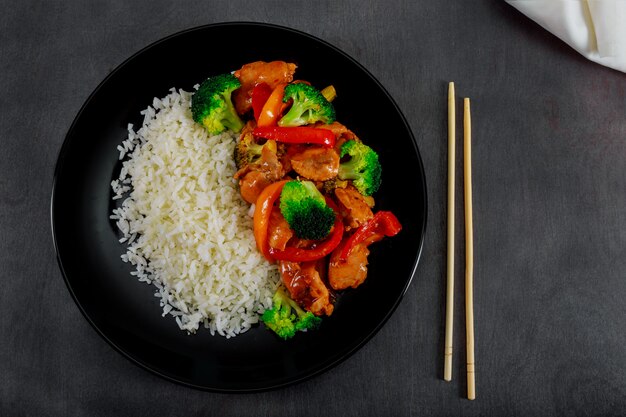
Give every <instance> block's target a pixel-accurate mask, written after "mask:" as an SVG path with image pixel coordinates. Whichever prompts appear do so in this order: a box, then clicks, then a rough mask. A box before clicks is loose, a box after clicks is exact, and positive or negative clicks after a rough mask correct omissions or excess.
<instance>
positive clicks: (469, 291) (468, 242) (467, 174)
mask: <svg viewBox="0 0 626 417" xmlns="http://www.w3.org/2000/svg"><path fill="white" fill-rule="evenodd" d="M463 168H464V175H463V177H464V185H465V332H466V341H467V398H468V399H469V400H473V399H475V398H476V380H475V376H476V373H475V372H476V365H475V362H474V288H473V287H474V225H473V223H472V120H471V116H470V99H469V98H465V99H464V100H463Z"/></svg>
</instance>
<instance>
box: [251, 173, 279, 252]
mask: <svg viewBox="0 0 626 417" xmlns="http://www.w3.org/2000/svg"><path fill="white" fill-rule="evenodd" d="M286 182H287V180H283V181H278V182H275V183H272V184H270V185H268V186H267V187H265V188H264V189H263V191H261V194H259V197H258V198H257V200H256V205H255V207H254V222H253V229H254V240H255V241H256V246H257V248H258V249H259V251H260V252H261V253H262V254H263V256H264V257H265V259H267V260H268V261H270V262H274V258H273V257H272V255H271V254H270V244H269V239H268V238H269V236H268V234H269V232H268V228H269V224H270V215H271V214H272V209H273V208H274V202H275V201H276V200H277V199H278V197H280V193H281V191H282V190H283V186H284V185H285V183H286Z"/></svg>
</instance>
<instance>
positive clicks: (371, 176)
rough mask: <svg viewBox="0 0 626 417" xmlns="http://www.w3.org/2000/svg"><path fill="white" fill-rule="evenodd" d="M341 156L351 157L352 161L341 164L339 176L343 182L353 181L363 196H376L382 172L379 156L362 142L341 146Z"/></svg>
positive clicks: (352, 141) (348, 142)
mask: <svg viewBox="0 0 626 417" xmlns="http://www.w3.org/2000/svg"><path fill="white" fill-rule="evenodd" d="M340 156H341V157H342V158H343V157H345V156H350V159H349V160H348V161H346V162H342V163H341V164H339V173H338V174H337V176H338V177H339V178H340V179H342V180H352V183H353V184H354V186H355V187H356V189H357V190H359V192H360V193H361V194H363V195H372V194H374V193H375V192H376V191H377V190H378V187H380V175H381V171H382V168H381V166H380V162H378V154H377V153H376V152H375V151H374V150H373V149H372V148H370V147H369V146H367V145H364V144H363V143H361V142H357V141H355V140H349V141H347V142H346V143H344V144H343V145H342V146H341V154H340Z"/></svg>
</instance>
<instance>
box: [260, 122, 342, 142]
mask: <svg viewBox="0 0 626 417" xmlns="http://www.w3.org/2000/svg"><path fill="white" fill-rule="evenodd" d="M252 134H253V135H254V136H257V137H262V138H265V139H271V140H275V141H277V142H283V143H307V144H312V145H322V146H324V147H326V148H332V147H333V146H335V141H336V138H335V134H334V133H333V132H332V131H330V130H328V129H320V128H315V127H307V126H297V127H282V126H260V125H259V126H257V127H256V128H255V129H254V130H253V131H252Z"/></svg>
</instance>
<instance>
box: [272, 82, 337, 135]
mask: <svg viewBox="0 0 626 417" xmlns="http://www.w3.org/2000/svg"><path fill="white" fill-rule="evenodd" d="M289 100H293V104H292V105H291V108H290V109H289V111H288V112H287V114H285V115H284V116H283V118H282V119H280V120H279V121H278V125H279V126H301V125H306V124H311V123H315V122H324V123H332V122H334V121H335V108H334V107H333V105H332V104H331V103H330V102H329V101H328V100H326V98H325V97H324V96H323V95H322V93H320V92H319V91H318V90H317V89H316V88H315V87H313V86H310V85H308V84H305V83H296V84H289V85H288V86H287V87H285V95H284V97H283V101H284V102H285V103H286V102H288V101H289Z"/></svg>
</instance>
